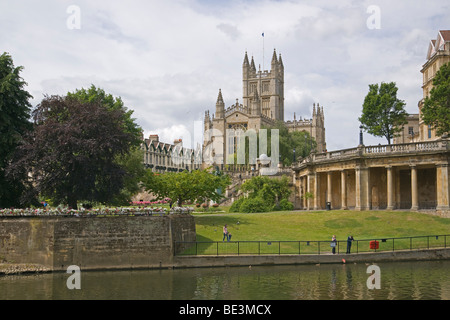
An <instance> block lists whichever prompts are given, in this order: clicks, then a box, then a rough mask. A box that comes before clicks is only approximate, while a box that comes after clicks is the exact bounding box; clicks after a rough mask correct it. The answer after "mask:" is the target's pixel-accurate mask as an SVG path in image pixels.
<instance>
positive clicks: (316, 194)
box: [313, 172, 320, 210]
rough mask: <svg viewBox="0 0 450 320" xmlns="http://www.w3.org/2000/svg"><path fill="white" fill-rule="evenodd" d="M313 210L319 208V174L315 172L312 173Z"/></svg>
mask: <svg viewBox="0 0 450 320" xmlns="http://www.w3.org/2000/svg"><path fill="white" fill-rule="evenodd" d="M313 190H314V191H313V194H314V210H319V190H320V188H319V174H318V173H317V172H315V173H314V189H313Z"/></svg>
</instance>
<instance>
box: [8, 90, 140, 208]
mask: <svg viewBox="0 0 450 320" xmlns="http://www.w3.org/2000/svg"><path fill="white" fill-rule="evenodd" d="M33 118H34V130H33V131H32V132H31V133H30V134H28V135H27V136H26V137H25V140H24V142H23V144H21V145H20V146H19V147H18V148H17V152H16V154H15V160H14V162H13V164H12V165H11V174H12V175H14V174H17V173H22V172H26V171H29V176H30V179H29V182H30V184H32V185H33V187H34V188H33V190H32V191H33V192H32V193H31V192H30V193H28V194H24V195H23V197H24V198H25V199H26V198H31V197H33V196H37V195H40V196H43V197H46V198H50V199H52V201H53V202H54V203H55V204H58V203H63V204H67V205H69V206H70V207H72V208H74V209H76V208H77V202H78V201H79V200H83V201H90V202H101V203H108V202H109V201H111V200H112V199H113V198H114V197H115V196H116V195H117V194H118V193H119V192H120V191H121V190H122V188H123V186H124V177H125V175H126V174H127V171H126V170H125V169H124V167H123V166H121V165H119V164H118V163H117V162H116V158H117V157H119V156H124V155H126V154H127V153H128V152H129V151H130V146H132V145H133V141H134V139H135V136H134V135H133V134H131V133H129V132H126V131H124V125H123V123H124V121H123V119H124V112H123V110H120V109H117V110H108V109H107V108H105V107H104V106H103V105H102V104H100V103H98V102H88V103H85V102H80V101H79V100H77V99H75V98H71V97H60V96H51V97H45V98H44V99H43V100H42V102H41V104H39V105H38V106H37V108H36V110H35V111H34V112H33Z"/></svg>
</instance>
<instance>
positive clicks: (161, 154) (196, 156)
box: [141, 134, 202, 173]
mask: <svg viewBox="0 0 450 320" xmlns="http://www.w3.org/2000/svg"><path fill="white" fill-rule="evenodd" d="M141 149H142V150H143V151H144V166H145V167H146V168H148V169H151V170H152V171H153V172H157V173H164V172H181V171H183V170H189V171H190V170H195V169H199V168H200V167H201V156H202V155H201V148H197V149H196V150H194V149H190V148H184V147H183V141H182V139H176V140H175V141H174V143H173V144H168V143H164V142H161V141H159V136H158V135H156V134H152V135H150V136H149V138H148V139H143V141H142V144H141Z"/></svg>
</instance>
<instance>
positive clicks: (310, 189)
mask: <svg viewBox="0 0 450 320" xmlns="http://www.w3.org/2000/svg"><path fill="white" fill-rule="evenodd" d="M306 179H307V181H306V190H307V192H309V193H312V194H313V197H312V198H308V199H307V201H306V207H307V209H308V210H311V209H312V208H313V206H314V203H313V201H314V198H315V197H316V194H315V193H314V185H315V183H314V174H313V173H308V176H307V178H306Z"/></svg>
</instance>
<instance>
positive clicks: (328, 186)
mask: <svg viewBox="0 0 450 320" xmlns="http://www.w3.org/2000/svg"><path fill="white" fill-rule="evenodd" d="M331 174H332V172H331V171H328V172H327V202H329V203H331V200H332V199H333V193H332V188H331V183H332V181H331ZM330 209H331V208H330Z"/></svg>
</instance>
